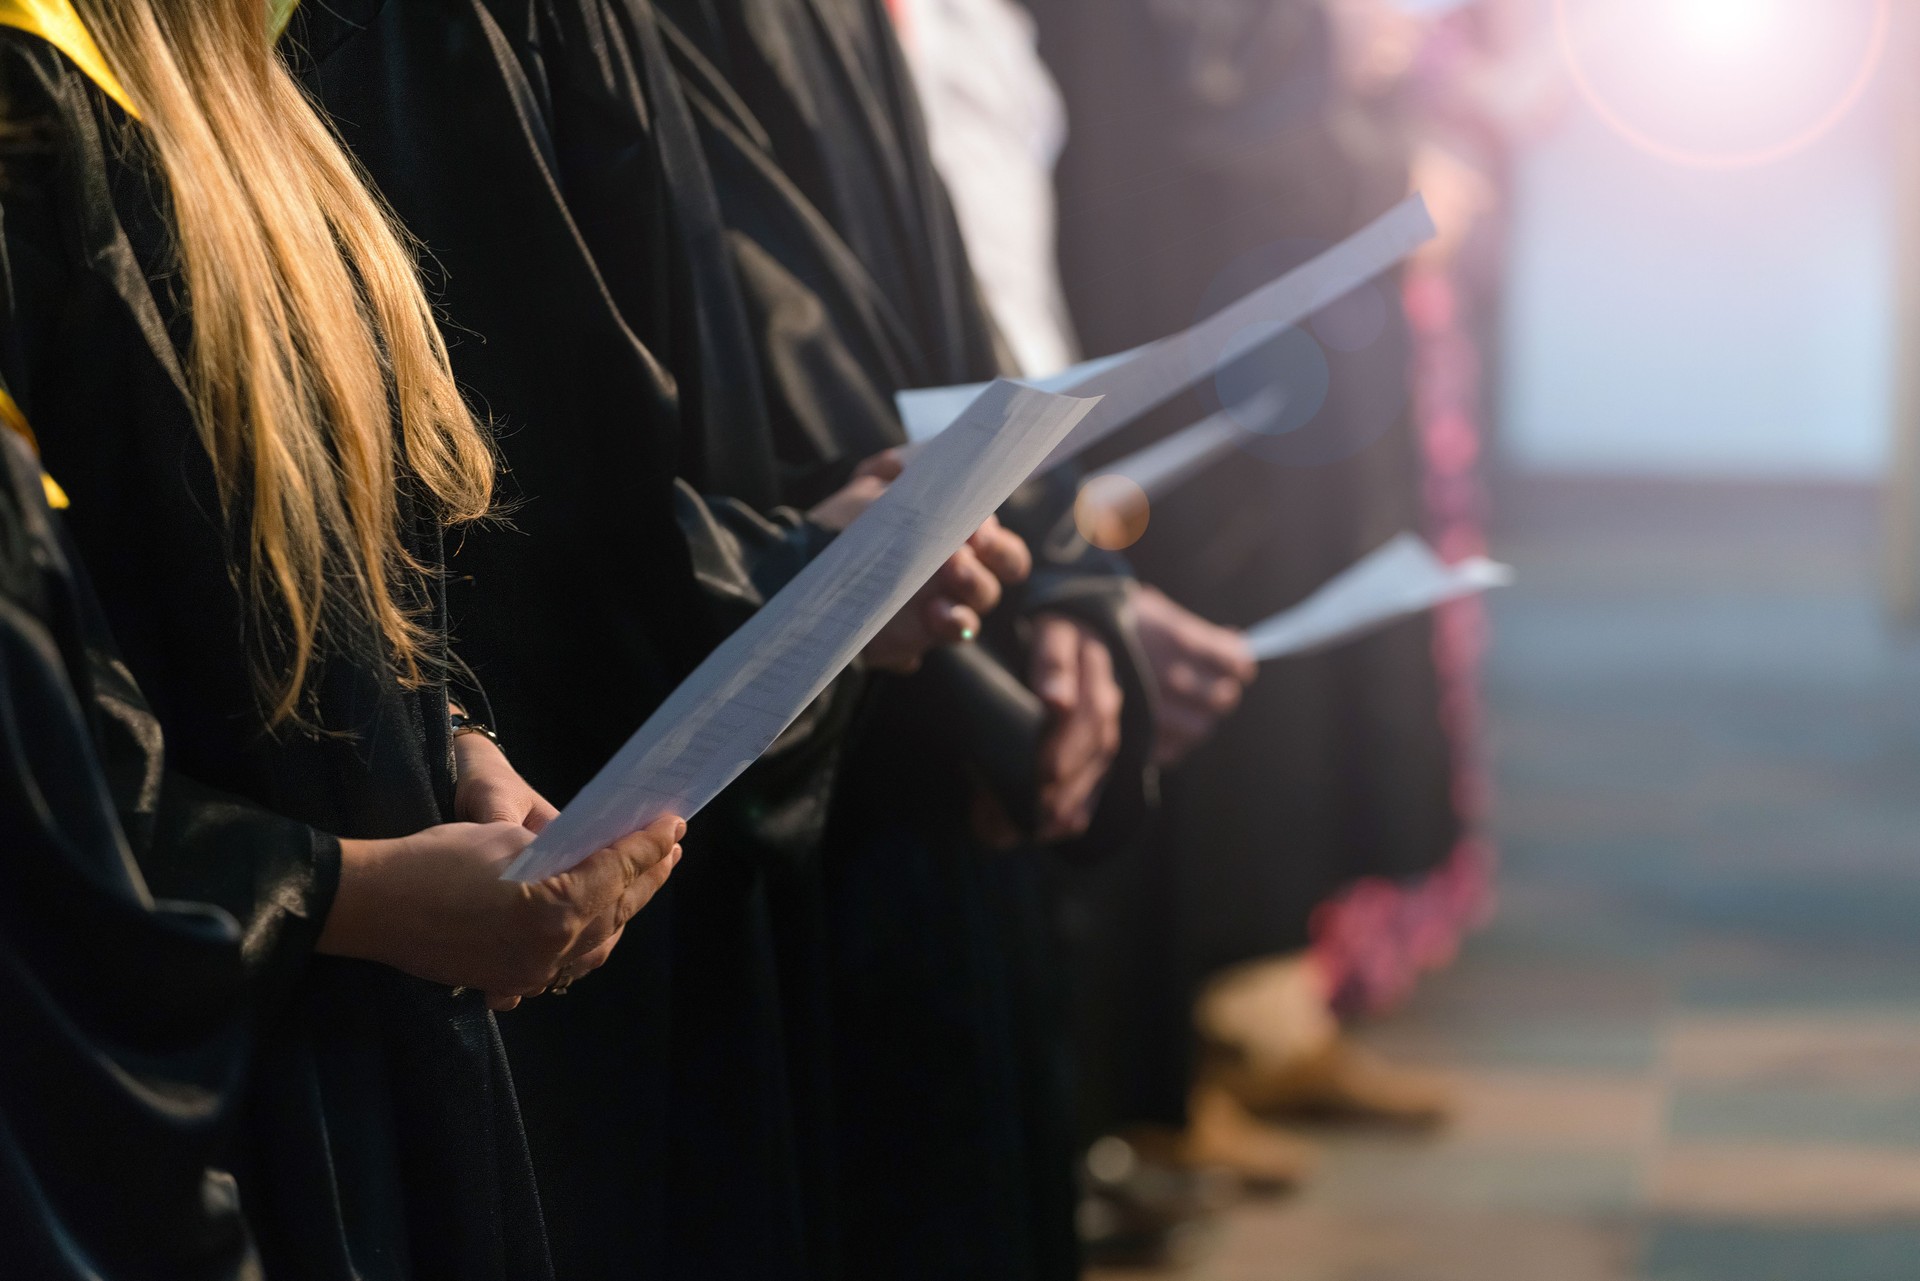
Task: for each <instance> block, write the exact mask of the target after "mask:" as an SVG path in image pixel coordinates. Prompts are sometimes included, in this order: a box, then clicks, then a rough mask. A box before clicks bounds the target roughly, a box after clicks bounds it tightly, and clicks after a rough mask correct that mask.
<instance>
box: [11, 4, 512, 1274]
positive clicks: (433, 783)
mask: <svg viewBox="0 0 1920 1281" xmlns="http://www.w3.org/2000/svg"><path fill="white" fill-rule="evenodd" d="M0 75H3V76H4V82H3V87H4V97H5V102H6V104H7V110H8V113H9V123H10V133H9V136H10V138H12V139H14V140H16V145H15V148H14V149H13V150H12V151H11V152H10V154H9V157H8V165H7V186H6V189H5V191H4V192H3V193H0V209H3V210H4V214H5V253H6V271H5V274H4V285H5V290H6V293H5V298H4V303H5V311H4V331H3V332H0V364H4V372H5V378H6V382H7V384H8V385H9V386H10V387H11V389H12V390H13V392H14V395H15V396H16V398H17V400H18V402H19V404H20V406H21V407H22V408H23V409H24V411H25V413H26V416H27V418H28V420H29V421H30V422H31V423H32V424H33V425H34V427H35V428H36V430H37V432H38V435H39V438H40V444H41V448H42V450H43V453H44V457H45V461H46V465H47V467H48V468H49V470H50V471H52V472H53V473H54V474H55V475H57V476H59V478H60V480H61V483H62V484H63V485H64V487H65V488H66V490H67V492H68V493H69V494H70V495H71V496H72V500H73V505H72V509H71V511H70V512H69V513H67V515H68V517H69V520H68V525H69V528H70V529H71V531H72V534H73V539H74V544H75V546H76V547H77V549H78V555H79V559H80V561H81V562H82V563H83V564H84V565H85V566H86V568H87V570H88V572H89V574H90V576H91V577H92V579H93V582H94V584H95V587H96V589H97V591H98V593H99V597H100V601H101V605H102V607H103V612H104V615H105V617H106V619H107V621H108V623H109V625H110V626H111V628H112V630H113V632H114V634H115V635H116V636H117V637H119V638H120V639H121V641H122V645H123V649H124V653H125V657H126V663H127V667H128V669H129V671H130V672H131V673H132V675H133V676H134V677H135V678H136V679H137V680H138V682H139V685H140V687H141V689H142V690H143V691H145V693H146V696H147V698H148V699H149V701H150V703H151V705H152V707H153V709H154V714H155V716H156V717H157V719H158V721H159V723H160V725H161V726H162V727H163V728H164V730H165V732H166V736H167V744H168V751H169V755H170V757H171V760H172V766H173V768H174V770H175V771H177V774H178V775H179V776H180V781H179V784H178V785H177V786H176V785H172V784H170V786H169V787H168V789H167V796H166V798H165V800H164V803H163V805H162V809H161V813H160V817H159V825H160V828H161V830H162V832H163V833H164V834H166V836H165V839H160V840H156V841H155V843H154V845H153V847H152V849H151V850H150V857H149V859H148V860H147V862H146V864H145V866H144V868H143V870H144V872H145V874H146V876H147V879H148V881H149V883H150V885H151V887H152V889H153V891H154V892H155V893H156V894H157V895H161V896H165V897H169V898H183V899H191V900H195V901H202V902H207V903H211V904H215V905H217V906H219V907H221V908H223V909H225V910H226V911H227V912H229V913H230V914H231V915H232V916H233V917H234V918H235V919H236V920H237V921H238V922H239V925H240V931H241V938H242V939H243V951H242V955H243V960H244V962H245V983H246V997H247V1001H248V1011H249V1017H250V1021H251V1023H252V1025H253V1027H254V1028H255V1030H256V1031H257V1034H258V1036H259V1039H260V1047H259V1050H258V1053H257V1054H256V1056H255V1059H254V1062H253V1064H252V1067H251V1070H250V1080H249V1087H248V1091H247V1097H246V1100H245V1116H244V1121H243V1124H242V1127H241V1132H240V1136H239V1140H238V1142H237V1143H236V1145H235V1150H234V1151H233V1152H232V1153H231V1161H232V1163H233V1167H234V1169H235V1173H236V1175H237V1177H238V1182H239V1188H240V1195H241V1198H242V1200H243V1202H244V1204H245V1205H246V1207H247V1214H248V1217H249V1220H250V1222H251V1223H252V1225H253V1228H254V1230H255V1233H256V1235H257V1238H258V1241H259V1247H260V1253H261V1257H262V1259H263V1261H264V1263H265V1265H266V1268H267V1270H268V1272H269V1273H270V1274H271V1275H273V1276H275V1277H310V1278H329V1279H331V1278H338V1279H340V1281H347V1278H355V1279H356V1281H358V1279H360V1278H429V1277H435V1278H449V1279H452V1278H459V1281H475V1279H482V1281H484V1279H488V1278H495V1279H498V1281H508V1279H509V1278H510V1279H511V1281H523V1279H524V1278H529V1277H533V1278H537V1277H541V1276H545V1275H547V1273H548V1261H547V1254H546V1246H545V1240H544V1232H543V1229H542V1226H541V1220H540V1215H539V1208H538V1204H537V1201H536V1199H535V1196H534V1191H533V1183H532V1172H531V1167H530V1164H529V1161H528V1159H527V1154H526V1149H525V1145H524V1141H523V1136H522V1134H521V1131H520V1125H519V1118H518V1114H517V1110H516V1108H515V1105H514V1099H513V1093H512V1087H511V1083H510V1081H509V1079H508V1076H507V1071H506V1060H505V1055H504V1052H503V1050H502V1048H501V1045H500V1041H499V1037H498V1033H497V1031H496V1029H495V1026H494V1022H493V1018H492V1016H491V1015H490V1014H489V1013H488V1012H487V1010H486V1008H485V1005H484V1003H483V1001H482V999H481V997H480V996H479V994H478V993H474V994H469V995H464V996H461V997H455V996H453V995H452V994H450V993H449V991H448V990H447V989H446V988H444V987H438V986H435V985H433V984H428V983H423V982H419V981H416V980H413V979H410V978H407V977H406V976H404V975H401V974H399V973H397V972H394V971H391V970H388V969H385V968H383V967H379V966H374V965H369V964H363V963H358V962H349V961H343V960H337V959H333V958H326V957H317V956H314V955H313V954H312V949H313V946H314V941H315V939H316V937H317V935H318V933H319V930H320V927H321V924H322V922H323V921H324V919H325V915H326V912H327V910H328V907H329V906H330V904H331V901H332V896H333V891H334V887H335V885H336V884H337V881H338V876H339V844H338V840H337V839H336V838H338V837H342V836H346V837H361V838H381V837H396V836H402V835H405V834H408V833H411V832H415V831H418V830H420V829H422V828H425V827H428V826H432V825H434V824H436V823H440V822H443V821H445V820H446V819H447V817H448V815H449V810H450V804H451V794H452V785H453V762H452V747H451V737H450V728H449V725H448V718H447V713H446V707H447V690H446V688H445V686H444V685H443V684H441V683H440V682H439V681H437V680H435V681H430V682H428V683H427V684H425V685H423V686H422V687H420V688H417V689H406V688H403V687H401V685H400V684H399V683H398V682H397V681H396V680H395V679H394V676H393V674H392V673H391V672H390V671H389V670H387V669H386V666H385V665H384V664H383V663H381V662H378V661H364V660H360V659H358V658H356V657H355V654H356V653H357V652H358V651H359V650H360V649H363V648H365V649H369V650H370V651H371V645H372V642H371V640H370V639H369V640H368V641H367V642H365V644H364V645H361V646H356V645H354V644H353V643H352V640H351V638H349V639H347V640H343V641H342V642H341V644H340V646H339V647H338V648H336V649H335V650H334V651H333V652H331V653H330V654H329V655H327V656H326V657H325V659H324V661H323V663H322V665H321V666H320V668H319V669H318V670H317V671H316V672H315V673H314V675H313V678H312V685H311V702H310V706H309V708H308V714H309V715H310V716H311V717H312V718H313V719H314V720H315V721H316V722H317V723H318V724H320V725H322V726H324V727H325V728H326V729H327V730H329V731H332V732H331V733H328V734H310V733H304V732H297V731H293V730H283V731H281V732H279V733H277V734H274V733H268V732H267V731H266V729H265V726H264V725H263V723H262V717H261V714H260V711H259V707H258V702H257V698H256V693H255V690H254V688H253V686H252V683H251V679H250V675H249V673H250V670H251V669H250V663H249V660H250V657H251V654H252V650H251V644H252V642H251V640H250V639H249V626H248V622H247V615H248V606H247V604H246V602H245V601H244V600H243V599H242V597H241V595H240V590H239V588H238V587H237V586H236V582H235V576H234V575H232V574H231V573H230V572H229V565H230V563H231V559H230V553H231V551H232V549H233V548H235V547H244V546H245V545H246V537H245V531H244V530H243V529H238V528H230V527H228V525H227V524H226V523H225V522H223V519H222V516H221V504H220V502H219V499H218V496H217V488H216V485H215V483H214V479H213V475H212V466H211V463H210V460H209V459H208V458H207V456H206V454H205V451H204V449H203V448H202V446H201V445H200V442H199V439H198V436H197V435H196V433H195V430H194V427H193V424H192V419H191V414H190V412H189V409H188V405H187V401H186V399H185V397H184V395H183V392H182V383H181V379H180V355H179V353H180V351H181V349H182V338H183V336H184V331H185V329H186V325H187V320H186V318H185V317H184V316H182V315H181V314H180V312H179V309H178V307H177V306H176V305H175V300H174V298H173V297H172V296H171V295H170V293H169V292H168V291H167V290H166V289H165V288H163V287H159V286H156V284H155V283H154V282H156V281H159V280H163V279H165V278H166V276H167V273H168V272H169V271H170V270H171V268H170V266H169V263H168V252H167V249H166V244H167V232H166V228H165V226H164V218H165V214H164V209H165V199H164V195H165V193H164V186H163V184H161V183H159V181H158V179H157V176H156V175H154V174H153V173H152V172H151V171H150V170H149V169H148V167H147V166H146V165H145V164H144V162H143V161H142V159H141V157H140V152H139V148H138V146H137V144H135V145H130V143H129V137H128V135H127V133H126V132H125V131H126V130H127V123H126V121H125V119H124V117H122V116H121V115H120V114H119V112H118V109H117V108H115V107H114V106H112V105H111V103H110V102H109V100H108V99H107V97H106V96H105V95H104V94H103V93H102V92H101V91H100V90H98V89H97V88H96V87H95V86H94V85H93V84H91V83H90V82H89V81H87V80H86V79H85V78H83V77H82V76H81V74H80V73H79V72H78V71H76V70H75V69H74V68H73V66H72V65H71V64H69V63H68V62H67V60H66V59H65V57H64V55H62V54H60V53H58V52H56V51H55V50H54V49H52V48H51V47H50V46H48V45H46V44H44V43H42V42H41V41H39V40H38V39H36V38H33V37H29V36H24V35H20V34H17V33H13V32H4V33H0ZM134 136H137V135H134ZM237 508H238V510H240V511H244V510H245V503H244V502H242V503H240V504H238V505H237ZM406 537H407V541H408V545H409V549H410V551H411V553H412V554H413V555H414V556H415V557H417V558H418V559H419V561H420V562H421V563H423V564H426V565H429V566H434V565H438V564H439V563H440V559H441V551H440V545H439V532H438V529H437V527H436V526H435V525H434V523H433V522H431V521H429V520H426V519H417V518H416V519H411V520H410V521H409V523H408V526H407V529H406ZM421 591H422V599H421V600H420V602H419V605H420V607H421V609H422V611H423V616H424V618H425V619H426V621H427V623H428V625H429V626H430V627H433V626H435V625H436V624H437V623H438V622H440V621H441V619H442V618H443V614H442V611H441V606H440V600H439V590H438V587H437V585H436V584H434V583H428V584H426V585H424V586H423V587H422V589H421ZM371 652H377V651H371ZM188 800H191V801H192V802H193V803H192V804H187V803H186V802H187V801H188ZM261 810H264V811H266V812H267V813H268V814H269V815H276V816H280V817H279V818H278V819H277V820H275V821H276V822H277V823H279V824H280V825H281V826H280V835H279V837H278V838H277V839H275V840H271V841H267V840H261V839H259V838H258V836H259V834H258V831H257V830H256V829H257V826H258V824H257V821H256V820H255V818H253V817H250V816H254V815H257V814H258V812H259V811H261Z"/></svg>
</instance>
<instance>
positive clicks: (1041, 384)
mask: <svg viewBox="0 0 1920 1281" xmlns="http://www.w3.org/2000/svg"><path fill="white" fill-rule="evenodd" d="M1141 350H1144V348H1135V349H1134V351H1123V352H1120V353H1119V354H1118V355H1114V356H1101V357H1099V358H1098V359H1096V360H1085V361H1082V362H1080V363H1079V364H1077V365H1072V366H1069V367H1068V368H1066V369H1062V370H1061V371H1060V372H1058V373H1054V374H1047V375H1046V376H1045V377H1042V378H1021V379H1019V380H1018V381H1019V383H1020V385H1021V386H1023V387H1036V388H1038V389H1039V390H1041V391H1052V392H1059V391H1064V390H1066V389H1067V388H1068V387H1071V386H1073V385H1074V384H1075V383H1078V382H1085V381H1086V380H1087V379H1089V378H1091V377H1093V376H1094V375H1095V374H1099V373H1104V372H1106V371H1107V370H1109V369H1112V368H1113V367H1114V366H1115V365H1118V364H1121V363H1122V362H1124V361H1128V360H1131V359H1133V357H1134V355H1135V353H1136V352H1138V351H1141ZM989 386H991V384H989V383H958V384H956V385H954V386H952V387H922V388H919V389H918V390H915V391H903V392H900V393H898V394H897V395H895V396H894V398H893V403H894V408H895V409H897V410H898V411H899V413H900V422H901V423H902V425H904V426H905V427H906V429H907V439H908V440H909V441H911V442H913V443H914V444H919V443H920V442H921V441H927V440H932V439H933V438H934V437H935V436H938V435H939V434H940V433H941V432H943V431H945V430H946V429H947V424H948V423H951V422H952V421H953V420H954V419H956V418H958V417H959V416H960V415H961V413H962V411H964V410H965V409H966V407H967V406H968V405H971V404H972V403H973V398H974V397H975V396H978V395H979V394H980V393H981V392H983V391H985V390H986V389H987V388H988V387H989Z"/></svg>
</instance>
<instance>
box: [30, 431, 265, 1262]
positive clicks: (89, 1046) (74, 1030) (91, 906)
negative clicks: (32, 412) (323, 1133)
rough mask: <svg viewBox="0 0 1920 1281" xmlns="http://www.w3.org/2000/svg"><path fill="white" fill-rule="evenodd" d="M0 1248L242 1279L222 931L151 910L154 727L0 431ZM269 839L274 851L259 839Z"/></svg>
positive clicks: (219, 923)
mask: <svg viewBox="0 0 1920 1281" xmlns="http://www.w3.org/2000/svg"><path fill="white" fill-rule="evenodd" d="M0 455H4V456H3V457H0V745H3V746H0V1026H4V1027H5V1028H6V1029H7V1032H6V1036H5V1037H3V1038H0V1239H4V1240H5V1241H6V1249H7V1259H8V1263H7V1268H8V1273H9V1275H14V1276H22V1277H35V1278H44V1279H45V1281H126V1279H129V1278H161V1277H166V1278H178V1279H179V1281H240V1279H241V1278H243V1277H247V1276H251V1275H255V1273H254V1272H253V1271H252V1270H253V1269H254V1268H257V1266H258V1261H257V1258H256V1256H255V1254H254V1251H253V1246H252V1242H251V1240H250V1239H249V1237H248V1235H247V1231H246V1227H245V1224H244V1221H243V1220H242V1218H241V1215H240V1208H239V1205H238V1202H237V1199H236V1197H235V1195H234V1191H233V1187H232V1183H231V1180H230V1179H229V1178H228V1177H227V1176H226V1175H224V1174H223V1173H221V1172H219V1171H218V1170H216V1169H214V1168H213V1167H214V1165H215V1164H216V1163H217V1162H218V1161H219V1160H220V1159H221V1155H222V1149H223V1148H224V1146H225V1143H226V1140H227V1137H228V1135H229V1134H230V1133H231V1132H232V1129H233V1125H234V1122H235V1117H236V1113H237V1111H238V1103H239V1098H240V1082H241V1074H242V1071H243V1069H244V1067H245V1059H246V1052H247V1048H248V1041H247V1038H246V1036H245V1033H244V1030H243V1027H242V1021H241V1017H240V992H241V973H242V971H241V959H240V938H239V931H238V930H237V928H236V927H235V925H234V922H233V920H232V918H231V917H229V916H227V915H226V913H224V912H221V911H220V910H219V909H217V908H210V907H202V906H199V905H195V904H187V903H172V902H158V903H157V902H155V900H154V899H153V897H152V895H151V894H149V893H148V891H147V887H146V883H145V881H144V880H143V879H142V877H141V875H140V871H139V868H138V866H137V865H136V863H135V861H134V860H135V852H136V849H139V850H141V851H142V852H144V850H145V848H146V846H147V845H148V844H149V843H150V842H151V841H152V839H153V835H154V826H155V814H156V809H157V806H158V801H159V796H160V794H161V790H162V780H163V768H164V762H163V759H162V754H161V736H160V729H159V726H158V724H157V723H155V721H154V719H153V717H152V714H151V713H150V712H148V710H147V708H146V706H145V704H144V703H143V702H142V700H141V698H140V693H139V691H138V689H136V688H135V687H134V686H133V684H132V682H131V680H130V679H129V678H128V676H127V672H126V669H125V668H124V667H123V666H122V665H121V664H120V662H119V659H118V657H117V655H116V654H115V652H114V649H113V645H112V642H111V640H110V638H109V637H108V636H107V635H106V633H105V630H104V625H103V622H102V620H101V618H100V616H99V612H98V609H97V607H96V606H95V605H94V602H93V599H92V595H91V591H90V589H89V588H88V586H87V583H86V580H85V576H84V574H83V573H82V571H81V570H80V568H79V566H78V565H77V564H76V563H75V562H74V560H73V559H72V557H71V556H70V554H69V549H68V547H67V544H66V541H65V539H64V537H63V536H62V534H61V533H60V531H59V528H58V525H57V522H56V519H55V517H54V515H53V513H51V512H49V511H48V510H47V508H46V505H45V501H44V499H43V498H42V496H41V492H40V489H41V486H40V473H39V467H38V465H37V464H36V463H35V462H34V461H33V460H32V459H31V458H30V457H29V456H28V454H27V451H26V449H25V448H24V447H23V446H22V445H21V443H20V442H19V440H18V439H17V438H15V437H14V436H13V435H12V434H11V433H7V432H4V431H0ZM264 835H265V836H266V839H273V838H272V834H271V833H270V832H268V833H265V834H264Z"/></svg>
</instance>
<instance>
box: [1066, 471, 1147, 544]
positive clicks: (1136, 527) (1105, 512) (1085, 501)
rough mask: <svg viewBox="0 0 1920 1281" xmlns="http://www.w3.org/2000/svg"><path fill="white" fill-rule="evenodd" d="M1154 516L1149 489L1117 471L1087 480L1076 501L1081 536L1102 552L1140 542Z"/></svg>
mask: <svg viewBox="0 0 1920 1281" xmlns="http://www.w3.org/2000/svg"><path fill="white" fill-rule="evenodd" d="M1151 518H1152V505H1151V504H1150V503H1149V502H1148V501H1147V492H1146V491H1145V490H1144V489H1142V488H1140V486H1138V485H1136V484H1135V483H1134V482H1133V481H1131V480H1128V479H1127V478H1126V477H1125V476H1122V475H1119V474H1118V473H1116V472H1107V473H1105V474H1104V475H1100V476H1095V477H1094V478H1093V479H1091V480H1089V481H1087V483H1086V484H1084V485H1082V486H1081V487H1080V496H1079V497H1078V498H1077V499H1075V500H1074V504H1073V523H1074V527H1075V528H1077V529H1078V530H1079V531H1080V537H1082V538H1084V539H1086V540H1087V541H1088V542H1089V543H1091V544H1093V545H1094V546H1095V547H1098V548H1099V549H1100V550H1101V551H1103V552H1121V551H1125V550H1126V549H1127V548H1129V547H1131V546H1133V545H1134V544H1135V543H1137V542H1139V541H1140V538H1141V535H1143V534H1145V533H1146V532H1147V522H1148V521H1149V520H1150V519H1151Z"/></svg>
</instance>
